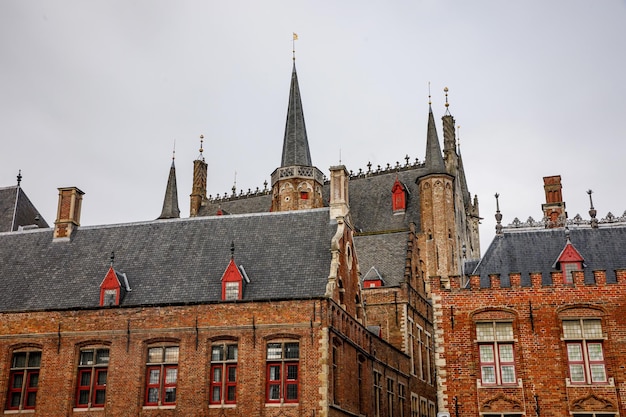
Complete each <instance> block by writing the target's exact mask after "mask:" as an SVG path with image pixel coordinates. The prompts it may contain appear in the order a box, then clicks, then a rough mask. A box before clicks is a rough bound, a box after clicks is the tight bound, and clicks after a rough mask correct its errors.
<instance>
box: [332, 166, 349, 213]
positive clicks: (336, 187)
mask: <svg viewBox="0 0 626 417" xmlns="http://www.w3.org/2000/svg"><path fill="white" fill-rule="evenodd" d="M348 181H349V177H348V170H347V169H346V167H345V166H344V165H338V166H333V167H330V202H329V203H330V204H329V205H330V218H331V219H336V218H337V217H345V216H346V215H347V214H348V211H349V210H350V200H349V198H348Z"/></svg>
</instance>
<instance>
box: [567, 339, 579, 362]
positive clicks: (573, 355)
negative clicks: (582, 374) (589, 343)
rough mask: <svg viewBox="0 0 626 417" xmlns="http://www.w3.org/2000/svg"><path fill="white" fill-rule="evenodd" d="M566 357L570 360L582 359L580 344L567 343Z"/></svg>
mask: <svg viewBox="0 0 626 417" xmlns="http://www.w3.org/2000/svg"><path fill="white" fill-rule="evenodd" d="M567 358H568V359H569V360H570V361H582V360H583V352H582V349H581V345H579V344H575V343H568V345H567Z"/></svg>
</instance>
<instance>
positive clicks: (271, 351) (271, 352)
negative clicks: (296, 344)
mask: <svg viewBox="0 0 626 417" xmlns="http://www.w3.org/2000/svg"><path fill="white" fill-rule="evenodd" d="M282 357H283V355H282V345H281V344H280V343H268V344H267V359H281V358H282Z"/></svg>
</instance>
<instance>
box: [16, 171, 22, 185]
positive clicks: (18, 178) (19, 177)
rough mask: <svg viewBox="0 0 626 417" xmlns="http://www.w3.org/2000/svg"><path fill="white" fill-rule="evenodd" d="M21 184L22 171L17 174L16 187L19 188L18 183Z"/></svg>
mask: <svg viewBox="0 0 626 417" xmlns="http://www.w3.org/2000/svg"><path fill="white" fill-rule="evenodd" d="M21 182H22V170H21V169H20V170H19V171H18V172H17V186H18V187H19V186H20V183H21Z"/></svg>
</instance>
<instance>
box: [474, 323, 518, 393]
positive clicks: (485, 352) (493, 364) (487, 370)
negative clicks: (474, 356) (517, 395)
mask: <svg viewBox="0 0 626 417" xmlns="http://www.w3.org/2000/svg"><path fill="white" fill-rule="evenodd" d="M476 336H477V339H478V350H479V356H480V376H481V380H482V383H483V384H485V385H504V384H515V361H514V357H513V323H499V322H486V323H476Z"/></svg>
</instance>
